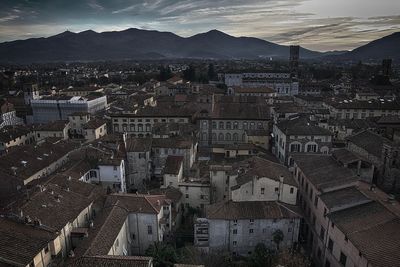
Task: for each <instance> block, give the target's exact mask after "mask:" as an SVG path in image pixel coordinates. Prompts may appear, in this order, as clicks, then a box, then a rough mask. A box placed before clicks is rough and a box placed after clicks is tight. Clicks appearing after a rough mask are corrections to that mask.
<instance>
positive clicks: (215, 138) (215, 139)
mask: <svg viewBox="0 0 400 267" xmlns="http://www.w3.org/2000/svg"><path fill="white" fill-rule="evenodd" d="M212 140H213V141H217V134H216V133H213V134H212Z"/></svg>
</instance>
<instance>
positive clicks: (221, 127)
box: [219, 121, 224, 129]
mask: <svg viewBox="0 0 400 267" xmlns="http://www.w3.org/2000/svg"><path fill="white" fill-rule="evenodd" d="M219 128H220V129H224V122H223V121H220V122H219Z"/></svg>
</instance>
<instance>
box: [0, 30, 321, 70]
mask: <svg viewBox="0 0 400 267" xmlns="http://www.w3.org/2000/svg"><path fill="white" fill-rule="evenodd" d="M300 54H301V57H302V58H313V57H318V56H320V55H321V53H319V52H314V51H310V50H307V49H304V48H301V50H300ZM263 57H273V58H282V59H287V58H288V57H289V48H288V47H287V46H282V45H278V44H275V43H271V42H267V41H264V40H261V39H257V38H249V37H233V36H230V35H228V34H225V33H223V32H220V31H217V30H212V31H209V32H206V33H201V34H197V35H194V36H191V37H188V38H183V37H180V36H178V35H176V34H173V33H170V32H159V31H148V30H139V29H127V30H124V31H119V32H117V31H113V32H102V33H97V32H94V31H91V30H89V31H84V32H80V33H73V32H69V31H66V32H63V33H61V34H58V35H54V36H51V37H48V38H32V39H27V40H18V41H12V42H5V43H1V44H0V61H1V62H21V63H28V62H49V61H93V60H124V59H157V58H215V59H235V58H237V59H241V58H245V59H254V58H263Z"/></svg>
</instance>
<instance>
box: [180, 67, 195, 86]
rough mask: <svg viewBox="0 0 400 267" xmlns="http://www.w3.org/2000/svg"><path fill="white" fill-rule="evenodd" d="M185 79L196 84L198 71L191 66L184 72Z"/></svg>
mask: <svg viewBox="0 0 400 267" xmlns="http://www.w3.org/2000/svg"><path fill="white" fill-rule="evenodd" d="M183 77H184V78H185V80H188V81H191V82H194V81H195V80H196V69H195V68H194V67H193V66H192V65H190V66H189V68H187V69H186V70H184V71H183Z"/></svg>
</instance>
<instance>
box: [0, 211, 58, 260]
mask: <svg viewBox="0 0 400 267" xmlns="http://www.w3.org/2000/svg"><path fill="white" fill-rule="evenodd" d="M0 237H1V238H0V262H2V263H8V264H10V266H27V265H29V263H30V262H32V261H33V258H34V257H35V256H36V255H37V254H38V253H39V252H40V251H42V249H44V248H45V247H47V245H48V243H49V242H51V241H52V240H54V239H55V238H56V237H57V235H56V234H54V233H51V232H49V231H46V230H43V229H40V228H39V227H34V226H31V225H27V224H24V223H22V222H16V221H12V220H10V219H6V218H1V217H0ZM0 265H1V264H0Z"/></svg>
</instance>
